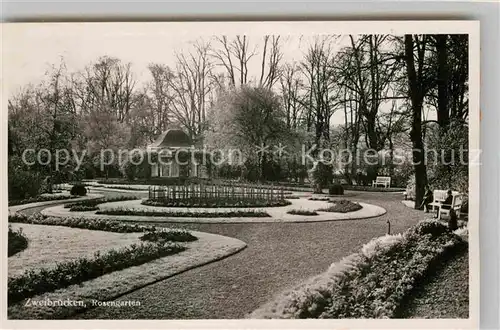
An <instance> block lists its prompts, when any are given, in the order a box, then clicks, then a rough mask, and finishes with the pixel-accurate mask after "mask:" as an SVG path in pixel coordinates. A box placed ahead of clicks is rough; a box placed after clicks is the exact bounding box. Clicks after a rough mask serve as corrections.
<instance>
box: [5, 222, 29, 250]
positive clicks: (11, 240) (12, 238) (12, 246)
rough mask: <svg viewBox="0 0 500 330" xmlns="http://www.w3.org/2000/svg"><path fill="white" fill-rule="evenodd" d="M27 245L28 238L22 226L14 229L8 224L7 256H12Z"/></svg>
mask: <svg viewBox="0 0 500 330" xmlns="http://www.w3.org/2000/svg"><path fill="white" fill-rule="evenodd" d="M27 247H28V238H27V237H26V235H24V233H23V230H22V228H20V229H19V230H17V231H14V230H13V229H12V228H11V226H9V235H8V254H7V255H8V256H9V257H10V256H13V255H14V254H16V253H18V252H21V251H22V250H24V249H26V248H27Z"/></svg>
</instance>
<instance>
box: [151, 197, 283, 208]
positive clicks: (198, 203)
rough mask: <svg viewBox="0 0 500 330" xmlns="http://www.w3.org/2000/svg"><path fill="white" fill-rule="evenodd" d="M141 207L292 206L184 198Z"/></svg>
mask: <svg viewBox="0 0 500 330" xmlns="http://www.w3.org/2000/svg"><path fill="white" fill-rule="evenodd" d="M142 204H143V205H149V206H163V207H234V208H236V207H238V208H239V207H276V206H286V205H290V204H292V203H291V202H290V201H287V200H285V199H283V200H272V201H270V200H265V199H256V200H250V199H249V200H240V199H234V198H222V197H221V198H210V199H208V198H207V199H199V198H186V199H182V200H168V199H164V200H153V199H148V200H145V201H143V202H142Z"/></svg>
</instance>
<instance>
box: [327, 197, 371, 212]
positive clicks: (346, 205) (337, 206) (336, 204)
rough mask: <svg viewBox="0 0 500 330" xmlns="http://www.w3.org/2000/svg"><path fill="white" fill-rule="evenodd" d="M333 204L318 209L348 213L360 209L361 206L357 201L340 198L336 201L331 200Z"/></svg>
mask: <svg viewBox="0 0 500 330" xmlns="http://www.w3.org/2000/svg"><path fill="white" fill-rule="evenodd" d="M332 203H333V205H332V206H329V207H326V208H323V209H319V210H318V211H321V212H337V213H348V212H354V211H358V210H361V209H362V208H363V207H362V206H361V205H360V204H358V203H353V202H351V201H349V200H347V199H341V200H337V201H332Z"/></svg>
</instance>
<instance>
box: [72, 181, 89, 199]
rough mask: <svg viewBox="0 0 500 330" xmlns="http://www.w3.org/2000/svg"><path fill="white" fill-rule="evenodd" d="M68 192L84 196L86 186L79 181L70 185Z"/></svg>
mask: <svg viewBox="0 0 500 330" xmlns="http://www.w3.org/2000/svg"><path fill="white" fill-rule="evenodd" d="M70 194H71V195H73V196H86V195H87V188H85V185H83V184H81V183H76V184H74V185H73V187H71V191H70Z"/></svg>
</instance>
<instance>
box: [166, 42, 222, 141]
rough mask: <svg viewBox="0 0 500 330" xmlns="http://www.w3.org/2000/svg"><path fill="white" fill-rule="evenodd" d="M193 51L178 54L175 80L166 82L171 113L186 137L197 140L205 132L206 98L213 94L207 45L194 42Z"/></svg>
mask: <svg viewBox="0 0 500 330" xmlns="http://www.w3.org/2000/svg"><path fill="white" fill-rule="evenodd" d="M193 46H194V50H193V51H192V52H189V53H187V54H186V53H178V54H177V55H176V57H177V65H176V71H177V72H176V75H175V79H172V80H171V81H170V87H171V89H172V90H173V93H174V94H173V101H172V103H171V106H172V112H173V114H174V116H175V118H176V120H177V121H178V122H179V123H180V124H181V125H182V126H183V127H185V128H186V129H187V130H188V132H189V134H190V136H191V137H192V138H194V139H196V138H199V137H200V135H201V134H202V133H203V131H204V129H205V123H206V110H207V103H208V100H209V95H210V93H211V92H212V91H213V87H214V85H213V80H212V79H211V76H212V69H213V65H212V62H211V60H210V53H209V52H210V49H211V48H210V44H209V43H203V42H196V43H195V44H194V45H193Z"/></svg>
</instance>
